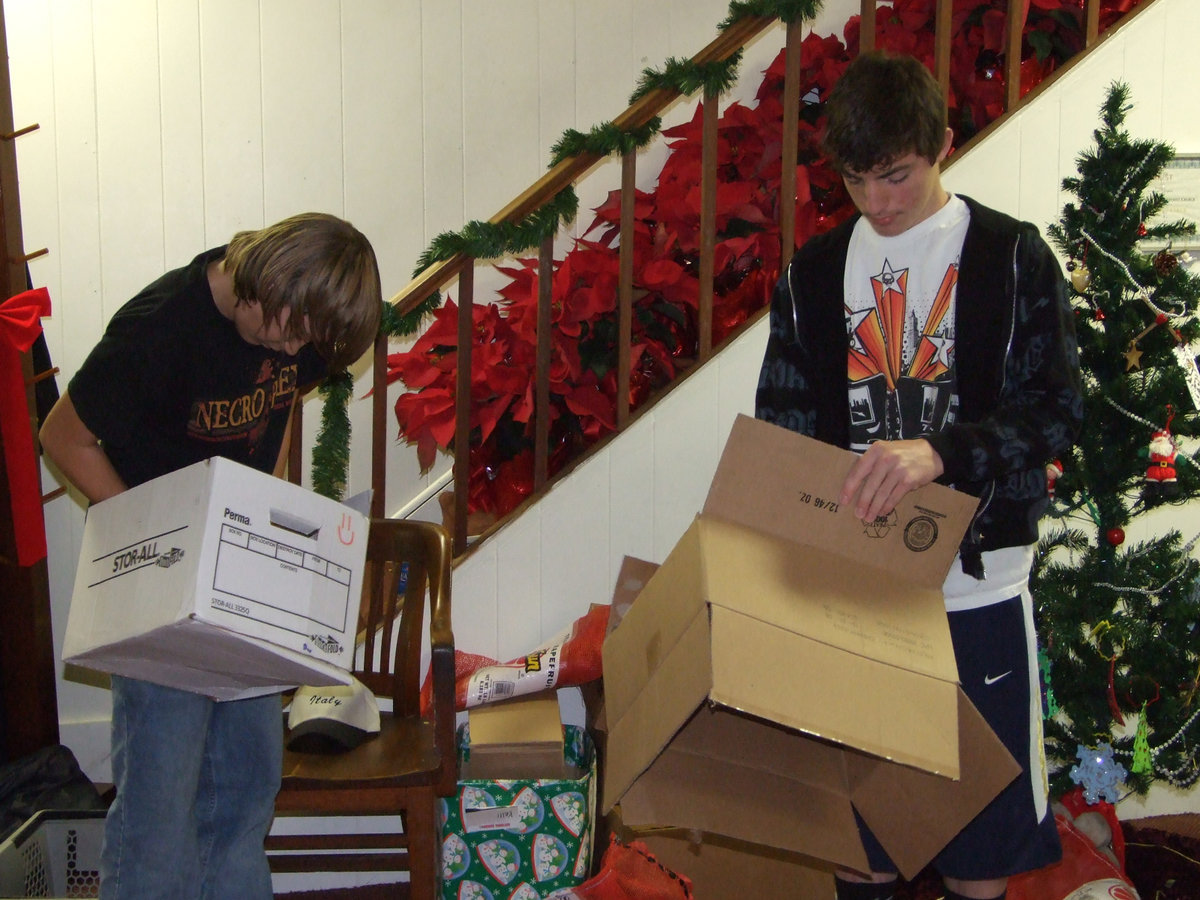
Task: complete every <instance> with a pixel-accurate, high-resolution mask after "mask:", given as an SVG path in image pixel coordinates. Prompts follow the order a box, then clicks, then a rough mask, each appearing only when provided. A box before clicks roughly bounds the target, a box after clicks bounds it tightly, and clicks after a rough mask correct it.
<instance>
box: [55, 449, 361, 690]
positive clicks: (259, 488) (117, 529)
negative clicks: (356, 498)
mask: <svg viewBox="0 0 1200 900" xmlns="http://www.w3.org/2000/svg"><path fill="white" fill-rule="evenodd" d="M367 527H368V521H367V519H366V518H365V517H364V516H363V515H361V514H360V513H358V512H356V511H354V510H352V509H350V508H349V507H347V506H344V505H342V504H340V503H337V502H336V501H333V500H330V499H328V498H326V497H322V496H320V495H318V494H315V493H313V492H312V491H308V490H305V489H304V488H301V487H299V486H297V485H293V484H290V483H288V482H286V481H282V480H281V479H278V478H275V477H272V476H270V475H267V474H265V473H263V472H259V471H257V470H255V469H251V468H249V467H247V466H243V465H240V464H238V463H235V462H232V461H230V460H226V459H221V458H214V459H210V460H207V461H205V462H200V463H196V464H194V465H191V466H187V467H186V468H183V469H180V470H179V471H177V472H173V473H171V474H169V475H164V476H162V477H160V478H155V479H153V480H152V481H148V482H146V483H145V484H141V485H138V486H137V487H134V488H131V489H130V490H128V491H125V492H124V493H122V494H118V495H117V496H116V497H113V498H111V499H109V500H105V501H104V502H102V503H97V504H96V505H95V506H93V507H91V508H90V509H89V510H88V514H87V520H86V523H85V525H84V532H83V546H82V549H81V551H80V559H79V566H78V569H77V570H76V575H75V589H74V592H73V594H72V597H71V610H70V614H69V616H68V620H67V633H66V638H65V641H64V644H63V660H64V662H68V663H73V664H76V665H80V666H83V667H85V668H90V669H96V670H98V671H102V672H109V673H114V674H119V675H127V676H130V677H134V678H140V679H143V680H145V681H151V682H154V683H157V684H164V685H168V686H171V687H177V688H181V689H183V690H188V691H193V692H196V693H202V694H205V695H206V696H210V697H214V698H216V699H218V700H232V699H237V698H239V697H250V696H255V695H258V694H266V693H271V692H274V691H279V690H283V689H286V688H289V687H295V686H296V685H298V684H311V685H322V684H339V683H341V684H345V683H349V676H348V674H347V672H346V671H345V670H346V669H347V668H348V666H349V665H350V663H351V661H352V657H353V652H354V629H355V624H356V616H357V613H358V605H359V596H360V593H361V591H362V568H363V560H364V558H365V555H366V546H367Z"/></svg>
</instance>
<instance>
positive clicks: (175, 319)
mask: <svg viewBox="0 0 1200 900" xmlns="http://www.w3.org/2000/svg"><path fill="white" fill-rule="evenodd" d="M224 254H225V248H224V247H218V248H216V249H213V250H209V251H207V252H205V253H202V254H200V255H199V256H197V257H196V258H195V259H194V260H192V262H191V263H190V264H189V265H187V266H184V267H183V268H181V269H175V270H174V271H171V272H168V273H167V274H165V275H163V276H162V277H161V278H159V279H158V280H157V281H155V282H154V283H153V284H151V285H149V286H148V287H146V288H145V289H144V290H142V291H141V292H140V293H139V294H138V295H137V296H135V297H134V298H133V299H132V300H130V301H129V302H128V303H126V304H125V305H124V306H123V307H121V309H120V310H118V311H117V313H116V315H114V316H113V317H112V320H111V321H110V322H109V323H108V328H107V329H106V330H105V333H104V337H102V338H101V339H100V342H99V343H98V344H97V345H96V346H95V348H94V349H93V350H92V352H91V353H90V354H89V355H88V358H87V359H86V360H84V363H83V366H82V367H81V368H80V369H79V371H78V372H77V373H76V374H75V377H74V378H72V379H71V382H70V384H69V386H68V390H69V392H70V394H71V400H72V402H73V403H74V405H75V409H76V411H77V412H78V414H79V418H80V419H81V420H82V421H83V424H84V425H86V426H87V427H88V428H89V429H90V430H91V432H92V433H93V434H95V435H96V437H98V438H99V439H100V442H101V445H102V446H103V447H104V451H105V452H106V453H107V454H108V457H109V459H110V460H112V464H113V466H114V467H115V468H116V470H117V473H118V474H119V475H120V476H121V477H122V478H123V479H124V481H125V483H126V484H127V485H129V486H130V487H132V486H133V485H135V484H141V483H142V482H143V481H148V480H149V479H151V478H156V477H158V476H159V475H165V474H166V473H168V472H173V471H175V470H176V469H181V468H183V467H184V466H188V465H191V464H192V463H195V462H199V461H201V460H204V459H208V458H209V457H212V456H223V457H226V458H228V459H232V460H235V461H237V462H240V463H243V464H245V465H248V466H252V467H254V468H256V469H259V470H261V471H264V472H270V471H272V470H273V469H274V467H275V463H276V461H277V459H278V457H279V450H280V447H281V446H282V444H283V434H284V429H285V427H286V425H287V417H288V411H289V409H290V408H291V405H292V400H293V398H294V397H295V394H296V389H297V387H300V386H305V387H307V386H309V385H311V384H312V383H313V382H315V381H317V380H319V379H321V378H323V377H324V376H325V374H326V366H325V363H324V361H323V360H322V359H321V357H320V356H319V355H318V354H317V353H316V351H315V350H313V349H312V347H311V346H305V347H304V349H302V350H301V351H300V353H298V354H297V355H295V356H289V355H288V354H286V353H284V352H282V351H277V350H271V349H269V348H267V347H262V346H258V345H255V344H250V343H247V342H246V341H245V340H243V339H242V337H241V336H240V335H239V334H238V332H237V328H236V326H235V325H234V323H233V322H231V321H230V320H229V319H227V318H225V317H224V316H223V315H221V313H220V311H219V310H218V309H217V306H216V303H215V302H214V300H213V296H212V291H211V290H210V289H209V286H208V276H207V268H208V265H209V264H210V263H212V262H215V261H217V260H220V259H221V258H222V257H223V256H224Z"/></svg>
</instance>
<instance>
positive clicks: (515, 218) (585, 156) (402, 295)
mask: <svg viewBox="0 0 1200 900" xmlns="http://www.w3.org/2000/svg"><path fill="white" fill-rule="evenodd" d="M774 22H775V19H773V18H770V17H759V16H756V17H752V18H747V19H742V20H739V21H738V22H735V23H734V24H732V25H731V26H730V27H729V28H728V29H726V30H725V31H723V32H721V33H720V35H718V36H717V38H716V39H715V40H713V41H712V42H711V43H710V44H709V45H708V46H707V47H705V48H704V49H703V50H701V51H700V52H699V53H697V54H696V55H695V56H693V57H692V62H693V63H696V64H697V65H702V64H704V63H712V62H723V61H724V60H727V59H729V57H731V56H733V54H735V53H737V52H738V51H739V50H741V49H742V47H744V46H745V45H746V44H747V43H748V42H749V41H750V40H751V39H752V38H754V37H756V36H757V35H758V34H759V33H761V32H762V31H763V30H764V29H766V28H767V27H768V26H770V25H772V24H773V23H774ZM680 96H682V95H681V93H680V92H679V91H676V90H668V89H666V88H656V89H655V90H652V91H649V92H648V93H646V94H645V95H643V96H642V97H639V98H638V99H637V100H636V101H634V102H633V103H632V104H631V105H630V106H629V108H628V109H626V110H625V111H624V112H623V113H621V114H620V115H619V116H617V117H616V118H615V119H613V122H612V124H613V125H615V126H616V127H617V128H618V129H620V130H621V131H626V132H627V131H632V130H634V129H637V128H640V127H642V126H644V125H646V124H647V123H648V122H650V121H651V120H652V119H653V118H654V117H655V116H657V115H658V114H659V113H661V112H662V111H663V110H665V109H666V108H667V107H668V106H670V105H671V104H672V103H674V102H675V101H676V100H677V99H679V97H680ZM603 159H604V157H602V156H600V155H598V154H595V153H581V154H578V155H576V156H571V157H568V158H567V159H564V160H562V161H561V162H559V163H558V164H557V165H555V166H554V167H552V168H551V169H550V170H549V171H547V172H546V174H545V175H543V176H542V177H541V178H539V179H538V180H537V181H535V182H534V183H533V184H531V185H530V186H529V187H528V188H526V189H525V190H524V191H522V192H521V194H519V195H518V196H517V197H515V198H514V199H513V200H512V201H511V202H510V203H509V204H508V205H507V206H505V207H504V208H503V209H501V210H500V211H499V212H497V213H496V214H495V215H494V216H492V217H491V218H490V219H488V222H489V223H490V224H493V225H495V224H499V223H501V222H519V221H521V219H523V218H525V216H527V215H529V214H530V213H531V212H533V211H534V210H537V209H539V208H540V207H542V206H543V205H545V204H546V203H547V202H548V201H549V200H551V199H552V198H553V197H555V196H556V195H557V194H558V193H559V192H560V191H562V190H563V189H564V188H566V187H569V186H570V185H572V184H574V183H575V182H576V181H578V180H579V179H580V178H581V177H583V175H585V174H586V173H587V172H588V170H589V169H591V168H592V166H594V165H596V164H597V163H599V162H601V161H602V160H603ZM468 259H469V257H467V255H466V254H463V253H458V254H455V255H454V256H452V257H450V258H449V259H445V260H441V261H439V262H435V263H433V264H432V265H430V266H427V267H426V268H425V269H424V270H422V271H421V272H420V273H418V274H417V275H416V276H415V277H414V278H413V279H412V280H411V281H410V282H409V283H408V284H407V285H405V287H404V288H403V289H401V290H400V291H399V292H398V293H396V294H395V295H394V296H393V297H392V298H391V299H390V300H389V301H388V302H389V303H391V304H392V305H393V306H394V307H396V310H397V311H398V312H399V313H401V314H405V313H409V312H412V311H413V310H414V309H415V308H416V307H417V306H419V305H420V304H421V303H422V302H423V301H424V300H425V299H426V298H427V297H428V296H429V295H430V294H432V293H433V292H434V291H436V290H438V289H439V288H441V287H442V286H443V285H445V284H447V283H449V282H450V281H451V280H452V279H453V278H454V277H455V276H457V275H458V274H459V272H461V271H462V269H463V267H464V266H465V265H466V263H467V261H468Z"/></svg>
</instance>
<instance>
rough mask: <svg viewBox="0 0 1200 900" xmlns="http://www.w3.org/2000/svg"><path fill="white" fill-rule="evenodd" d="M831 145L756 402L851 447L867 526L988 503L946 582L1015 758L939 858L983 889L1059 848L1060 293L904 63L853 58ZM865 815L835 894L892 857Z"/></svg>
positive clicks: (831, 114)
mask: <svg viewBox="0 0 1200 900" xmlns="http://www.w3.org/2000/svg"><path fill="white" fill-rule="evenodd" d="M823 142H824V148H825V151H826V154H827V156H828V157H829V159H830V161H831V163H832V164H833V166H834V168H835V169H836V170H837V171H838V172H839V173H840V174H841V176H842V179H843V181H844V183H845V185H846V189H847V191H848V192H849V194H850V197H851V199H852V200H853V201H854V205H855V206H856V207H857V209H858V213H859V214H858V215H857V216H855V217H854V218H852V219H851V220H849V221H847V222H846V223H843V224H842V225H841V226H839V227H837V228H835V229H833V230H832V231H830V232H828V233H825V234H822V235H818V236H816V237H814V238H813V239H812V240H810V241H808V242H807V243H806V244H805V245H804V246H803V247H802V248H801V249H800V250H799V251H798V252H797V253H796V254H795V256H794V257H793V259H792V261H791V263H790V265H789V266H788V269H787V271H786V272H785V273H784V275H783V277H782V278H780V280H779V283H778V285H777V286H776V289H775V294H774V297H773V300H772V306H771V321H770V326H771V331H770V337H769V339H768V343H767V350H766V355H765V357H764V360H763V366H762V371H761V373H760V378H759V385H758V394H757V402H756V407H757V415H758V417H759V418H762V419H766V420H767V421H771V422H774V423H776V424H779V425H782V426H784V427H787V428H791V429H793V430H795V431H799V432H801V433H804V434H808V435H810V436H813V437H816V438H818V439H820V440H823V441H826V442H827V443H831V444H835V445H837V446H840V447H845V448H848V449H852V450H855V451H857V452H859V453H860V454H861V455H860V457H859V459H858V460H857V462H856V463H855V465H854V466H853V467H852V469H851V471H850V473H849V475H848V476H847V478H846V481H845V483H844V485H843V488H842V493H841V497H840V499H841V502H842V503H843V504H845V505H849V504H853V509H854V510H855V514H856V515H858V516H859V517H860V518H862V519H863V520H865V521H873V520H874V519H875V518H876V517H878V516H884V515H887V514H888V513H890V512H891V511H892V509H893V508H894V507H895V505H896V503H897V501H898V500H899V499H900V498H901V497H903V496H904V495H905V494H906V493H908V492H909V491H912V490H915V489H916V488H919V487H921V486H922V485H925V484H928V483H930V482H932V481H938V482H940V483H943V484H949V485H952V486H954V487H955V488H957V489H959V490H961V491H965V492H967V493H970V494H973V495H976V496H978V497H979V498H980V504H979V508H978V511H977V512H976V514H975V518H974V520H973V521H972V523H971V525H970V528H969V529H968V532H967V535H966V537H965V539H964V540H963V543H962V545H961V547H960V549H959V555H958V557H957V558H956V560H955V563H954V565H953V566H952V567H951V570H950V573H949V575H948V576H947V578H946V582H945V584H944V586H943V593H944V595H945V599H946V609H947V613H948V617H949V621H950V630H951V636H952V639H953V643H954V649H955V656H956V658H957V661H958V667H959V677H960V681H961V682H962V685H963V688H964V690H965V691H966V693H967V695H968V696H969V697H970V698H971V700H972V702H973V703H974V704H975V706H976V707H977V708H978V709H979V711H980V712H981V713H982V714H983V716H984V718H986V719H987V721H988V723H989V724H990V725H991V727H992V729H993V730H994V731H995V732H996V733H997V735H998V736H999V737H1000V739H1001V740H1002V741H1003V742H1004V744H1005V746H1006V747H1007V748H1008V750H1009V752H1011V753H1012V754H1013V756H1014V757H1015V758H1016V760H1017V762H1018V763H1020V764H1021V766H1022V773H1021V775H1020V776H1019V777H1018V778H1017V780H1016V781H1014V782H1013V783H1012V784H1011V785H1010V786H1009V787H1007V788H1006V789H1005V790H1004V791H1002V792H1001V793H1000V795H999V796H998V797H997V798H996V799H995V800H993V801H992V803H991V804H990V805H989V806H988V807H987V808H986V809H985V810H984V811H983V812H982V813H980V815H979V816H978V817H977V818H976V819H975V820H973V821H972V822H971V823H970V824H969V825H968V826H967V827H966V828H965V829H964V830H963V831H962V832H961V833H960V834H959V835H958V836H957V837H956V838H954V840H952V841H951V843H950V844H949V845H948V846H947V847H946V848H945V849H944V850H943V851H942V852H941V853H940V854H939V856H938V857H937V859H936V860H935V865H936V867H937V868H938V870H939V872H940V873H941V874H942V877H943V880H944V882H945V885H946V895H945V896H946V900H961V898H972V900H993V898H1001V897H1003V896H1004V895H1005V891H1006V885H1007V879H1008V876H1010V875H1014V874H1016V873H1018V872H1023V871H1027V870H1030V869H1035V868H1040V867H1041V866H1044V865H1047V864H1049V863H1051V862H1054V861H1055V860H1056V859H1058V857H1059V855H1060V852H1061V851H1060V849H1059V843H1058V835H1057V831H1056V827H1055V822H1054V816H1053V814H1052V813H1051V812H1050V810H1049V805H1048V798H1047V787H1046V773H1045V764H1044V758H1043V755H1042V731H1041V704H1040V690H1039V681H1038V669H1037V654H1036V636H1035V634H1034V629H1033V608H1032V600H1031V598H1030V596H1029V589H1028V578H1029V570H1030V566H1031V564H1032V560H1033V552H1034V547H1035V545H1036V543H1037V538H1038V519H1039V518H1040V516H1041V515H1042V513H1043V512H1044V511H1045V509H1046V505H1047V502H1048V501H1047V491H1046V480H1045V463H1046V460H1048V459H1052V458H1054V457H1056V456H1061V455H1062V454H1063V453H1064V452H1065V451H1066V450H1067V448H1068V447H1069V446H1070V444H1071V443H1072V442H1073V440H1074V437H1075V434H1076V433H1077V431H1078V428H1079V426H1080V423H1081V420H1082V414H1083V402H1082V394H1081V387H1080V376H1079V361H1078V351H1077V347H1076V342H1075V332H1074V325H1073V320H1072V313H1071V308H1070V305H1069V303H1068V301H1067V297H1066V289H1065V284H1064V281H1063V276H1062V270H1061V268H1060V267H1059V264H1058V262H1057V260H1056V259H1055V258H1054V256H1053V255H1052V254H1051V252H1050V249H1049V248H1048V247H1047V246H1046V243H1045V241H1043V240H1042V238H1041V237H1040V236H1039V234H1038V232H1037V229H1036V228H1035V227H1034V226H1033V225H1031V224H1029V223H1027V222H1019V221H1017V220H1016V219H1013V218H1011V217H1009V216H1007V215H1004V214H1003V213H1000V212H997V211H995V210H992V209H989V208H987V207H985V206H983V205H981V204H979V203H976V202H975V201H973V200H971V199H970V198H967V197H961V196H955V195H952V194H950V193H948V192H947V191H946V190H945V188H943V187H942V183H941V176H940V169H939V167H940V164H941V162H942V161H943V160H944V159H945V158H946V156H947V154H948V153H949V151H950V146H951V132H950V130H949V128H947V126H946V109H945V102H944V100H943V98H942V94H941V91H940V89H939V87H938V85H937V82H936V81H935V80H934V79H933V77H932V75H931V74H930V73H929V71H928V70H927V69H926V68H925V67H924V66H923V65H922V64H921V63H920V62H919V61H918V60H916V59H915V58H913V57H910V56H898V55H891V54H887V53H883V52H871V53H865V54H862V55H860V56H859V57H857V58H856V59H855V60H853V61H852V62H851V63H850V65H849V66H848V67H847V69H846V71H845V73H844V74H843V75H842V77H841V78H840V79H839V80H838V82H837V83H836V84H835V85H834V88H833V90H832V91H831V93H830V96H829V98H828V101H827V103H826V127H825V134H824V138H823ZM860 829H861V830H862V833H863V844H864V847H865V848H866V850H867V856H868V859H869V861H870V864H871V870H872V871H871V872H869V873H855V872H849V871H841V872H839V873H838V878H837V892H838V894H837V895H838V898H839V900H885V898H889V897H891V896H892V895H893V893H894V890H895V884H896V878H897V875H896V867H895V865H894V864H893V863H892V861H891V860H890V859H889V858H888V856H887V854H886V853H885V852H884V851H883V848H882V847H881V846H880V845H879V843H878V841H876V840H875V839H874V836H873V835H871V834H870V832H869V830H868V829H866V827H865V826H864V825H863V824H862V823H861V821H860Z"/></svg>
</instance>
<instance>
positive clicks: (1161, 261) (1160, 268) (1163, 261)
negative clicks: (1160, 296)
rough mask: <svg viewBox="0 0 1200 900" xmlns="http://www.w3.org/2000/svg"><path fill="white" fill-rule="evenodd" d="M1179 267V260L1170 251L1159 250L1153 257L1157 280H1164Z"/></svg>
mask: <svg viewBox="0 0 1200 900" xmlns="http://www.w3.org/2000/svg"><path fill="white" fill-rule="evenodd" d="M1178 266H1179V258H1178V257H1176V256H1175V254H1174V253H1172V252H1171V251H1170V250H1159V251H1158V253H1156V254H1155V255H1154V271H1155V272H1157V273H1158V277H1159V278H1166V277H1167V276H1168V275H1170V274H1171V273H1172V272H1174V271H1175V269H1176V268H1178Z"/></svg>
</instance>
